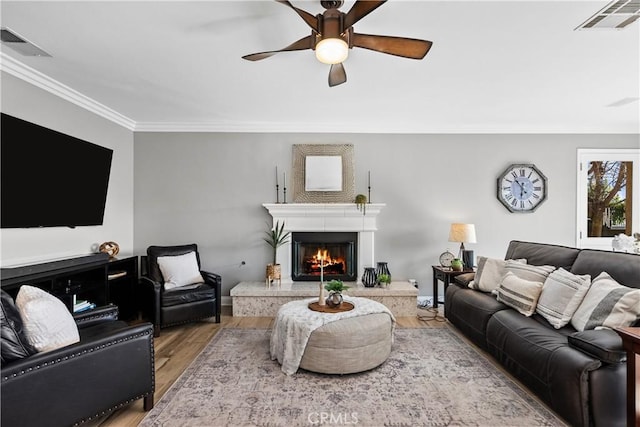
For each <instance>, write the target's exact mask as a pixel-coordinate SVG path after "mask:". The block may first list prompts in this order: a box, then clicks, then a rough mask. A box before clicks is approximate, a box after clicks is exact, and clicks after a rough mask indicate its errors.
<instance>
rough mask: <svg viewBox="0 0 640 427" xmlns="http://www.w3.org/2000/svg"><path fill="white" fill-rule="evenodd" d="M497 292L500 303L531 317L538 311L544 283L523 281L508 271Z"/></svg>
mask: <svg viewBox="0 0 640 427" xmlns="http://www.w3.org/2000/svg"><path fill="white" fill-rule="evenodd" d="M496 291H497V296H498V301H500V302H502V303H504V304H506V305H508V306H509V307H512V308H515V309H516V310H518V311H519V312H520V313H521V314H524V315H525V316H527V317H529V316H531V315H532V314H533V313H534V312H535V310H536V304H537V303H538V298H539V297H540V293H541V292H542V282H535V281H531V280H526V279H521V278H519V277H518V276H516V275H515V274H513V273H512V272H510V271H507V273H506V274H505V275H504V277H503V279H502V282H500V286H498V289H496Z"/></svg>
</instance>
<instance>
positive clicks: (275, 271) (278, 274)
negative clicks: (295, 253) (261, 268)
mask: <svg viewBox="0 0 640 427" xmlns="http://www.w3.org/2000/svg"><path fill="white" fill-rule="evenodd" d="M266 274H267V279H271V280H280V279H282V269H281V267H280V264H267V273H266Z"/></svg>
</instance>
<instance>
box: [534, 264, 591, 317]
mask: <svg viewBox="0 0 640 427" xmlns="http://www.w3.org/2000/svg"><path fill="white" fill-rule="evenodd" d="M590 286H591V276H590V275H588V274H585V275H583V276H578V275H575V274H572V273H569V272H568V271H567V270H565V269H564V268H559V269H557V270H556V271H554V272H553V273H551V274H550V275H549V277H547V280H545V282H544V286H543V287H542V294H540V299H539V300H538V306H537V307H536V312H538V314H540V315H541V316H542V317H544V318H545V319H547V321H548V322H549V323H550V324H551V325H552V326H553V327H554V328H556V329H560V328H562V327H563V326H566V325H568V324H569V322H570V321H571V318H572V317H573V314H574V313H575V312H576V310H577V309H578V306H580V303H581V302H582V300H583V299H584V297H585V295H586V294H587V291H588V290H589V287H590Z"/></svg>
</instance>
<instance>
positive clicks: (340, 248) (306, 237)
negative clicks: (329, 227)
mask: <svg viewBox="0 0 640 427" xmlns="http://www.w3.org/2000/svg"><path fill="white" fill-rule="evenodd" d="M291 246H292V247H291V267H292V269H291V279H292V280H293V281H307V282H319V281H320V276H321V275H322V276H323V280H325V281H329V280H334V279H335V280H342V281H347V282H353V281H356V280H357V275H358V272H357V266H358V260H357V253H358V233H355V232H294V233H292V234H291Z"/></svg>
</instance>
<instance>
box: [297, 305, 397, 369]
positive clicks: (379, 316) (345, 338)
mask: <svg viewBox="0 0 640 427" xmlns="http://www.w3.org/2000/svg"><path fill="white" fill-rule="evenodd" d="M392 334H393V330H392V326H391V317H390V316H389V315H388V314H386V313H376V314H367V315H364V316H358V317H350V318H348V319H342V320H337V321H335V322H331V323H327V324H326V325H323V326H321V327H319V328H318V329H316V330H315V331H313V332H312V333H311V336H310V337H309V341H308V342H307V347H306V348H305V350H304V355H303V356H302V360H301V361H300V367H301V368H302V369H306V370H307V371H312V372H320V373H323V374H352V373H354V372H362V371H367V370H369V369H373V368H375V367H376V366H379V365H380V364H382V363H383V362H384V361H385V360H387V358H388V357H389V354H390V353H391V344H392V341H393V335H392Z"/></svg>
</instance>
